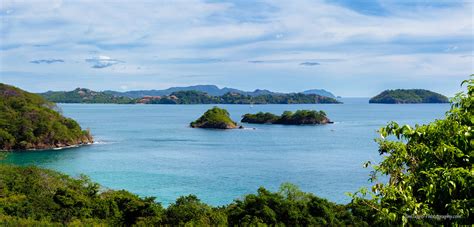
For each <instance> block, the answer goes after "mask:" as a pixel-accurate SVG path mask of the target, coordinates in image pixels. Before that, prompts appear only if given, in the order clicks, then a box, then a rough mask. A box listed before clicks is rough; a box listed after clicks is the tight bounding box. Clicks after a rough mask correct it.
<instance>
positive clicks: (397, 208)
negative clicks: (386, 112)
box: [355, 75, 474, 224]
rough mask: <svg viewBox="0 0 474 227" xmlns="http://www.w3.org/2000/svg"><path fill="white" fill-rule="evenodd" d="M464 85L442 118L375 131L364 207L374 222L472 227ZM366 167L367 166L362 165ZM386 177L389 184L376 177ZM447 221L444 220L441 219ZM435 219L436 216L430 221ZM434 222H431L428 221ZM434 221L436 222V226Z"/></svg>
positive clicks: (473, 179) (473, 152)
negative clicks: (376, 159)
mask: <svg viewBox="0 0 474 227" xmlns="http://www.w3.org/2000/svg"><path fill="white" fill-rule="evenodd" d="M473 76H474V75H472V76H471V79H470V80H467V81H464V82H463V83H464V84H467V88H468V91H467V94H458V95H457V96H456V97H455V98H454V99H453V100H452V105H451V109H450V110H449V111H448V112H447V113H446V118H445V119H442V120H436V121H434V122H432V123H430V124H427V125H416V126H415V127H414V128H412V127H410V126H408V125H405V126H400V125H398V124H397V123H395V122H392V123H390V124H388V125H387V126H386V127H384V128H382V129H381V130H380V135H381V138H380V139H378V140H377V141H378V143H379V152H380V155H383V156H384V157H385V158H384V160H383V161H382V162H381V163H379V164H375V165H373V168H374V171H373V172H372V176H371V180H372V182H374V186H373V187H372V191H371V192H368V191H367V190H366V189H362V190H361V191H360V192H358V194H361V195H362V196H366V195H367V194H371V196H372V199H371V200H369V201H365V200H361V199H360V198H358V197H357V196H355V201H356V202H360V201H362V203H364V204H367V205H368V207H371V209H370V212H371V213H373V214H374V217H375V218H376V220H377V221H378V222H384V221H385V222H392V223H402V222H403V223H407V222H409V221H413V219H409V216H407V215H418V216H422V217H428V215H445V216H441V217H438V218H440V219H441V220H440V222H441V223H442V222H453V221H454V222H457V223H464V224H473V223H474V217H473V213H474V96H473V95H474V79H473V78H472V77H473ZM367 165H371V164H370V163H367ZM386 175H388V176H390V179H389V181H388V182H384V181H380V180H379V178H380V176H386ZM446 215H448V216H446ZM435 218H436V216H435ZM431 221H433V220H431ZM435 221H436V220H435Z"/></svg>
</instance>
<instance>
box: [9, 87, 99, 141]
mask: <svg viewBox="0 0 474 227" xmlns="http://www.w3.org/2000/svg"><path fill="white" fill-rule="evenodd" d="M90 142H92V136H91V135H90V134H89V132H88V131H83V130H82V129H81V127H80V126H79V124H77V122H75V121H74V120H72V119H69V118H65V117H63V116H61V114H59V113H58V112H57V111H56V110H55V105H54V104H53V103H50V102H48V101H45V100H44V99H43V98H42V97H40V96H39V95H36V94H31V93H28V92H25V91H22V90H20V89H18V88H15V87H12V86H8V85H5V84H0V150H24V149H46V148H54V147H63V146H70V145H77V144H84V143H90Z"/></svg>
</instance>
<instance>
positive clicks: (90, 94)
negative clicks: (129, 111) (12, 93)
mask: <svg viewBox="0 0 474 227" xmlns="http://www.w3.org/2000/svg"><path fill="white" fill-rule="evenodd" d="M39 95H41V96H43V97H44V98H45V99H46V100H48V101H50V102H55V103H116V104H133V103H135V99H132V98H129V97H124V96H116V95H113V94H109V93H107V92H98V91H92V90H90V89H87V88H76V89H75V90H73V91H48V92H45V93H40V94H39Z"/></svg>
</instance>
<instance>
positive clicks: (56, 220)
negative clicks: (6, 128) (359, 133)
mask: <svg viewBox="0 0 474 227" xmlns="http://www.w3.org/2000/svg"><path fill="white" fill-rule="evenodd" d="M101 191H102V190H100V187H99V185H98V184H96V183H93V182H91V181H90V180H89V179H88V178H87V177H85V176H81V177H80V178H78V179H75V178H71V177H68V176H66V175H63V174H61V173H58V172H55V171H51V170H46V169H41V168H37V167H18V166H11V165H5V164H1V165H0V224H3V225H15V226H16V225H53V226H60V225H61V226H62V225H64V224H67V225H78V226H79V225H81V226H82V225H109V226H131V225H143V226H150V225H151V226H157V225H171V226H224V225H231V226H234V225H257V224H258V225H280V226H281V225H287V226H307V225H348V224H355V225H364V224H365V222H363V221H361V219H360V218H357V217H354V216H353V215H352V214H351V212H350V210H349V208H348V207H346V206H343V205H337V204H334V203H332V202H329V201H327V200H325V199H321V198H318V197H316V196H314V195H313V194H310V193H305V192H302V191H300V190H299V189H298V187H296V186H294V185H292V184H288V183H286V184H282V186H281V187H280V190H279V191H278V192H276V193H273V192H270V191H268V190H266V189H265V188H260V189H259V190H258V193H257V194H256V195H255V194H250V195H246V196H245V197H244V199H243V200H236V201H234V202H233V203H231V204H229V205H227V206H223V207H212V206H209V205H207V204H205V203H203V202H201V201H200V200H199V199H198V198H197V197H196V196H194V195H188V196H182V197H180V198H178V199H177V200H176V202H175V203H172V204H170V205H169V207H168V208H166V209H164V208H163V207H162V206H161V205H160V204H159V203H156V202H155V201H154V198H153V197H146V198H140V197H138V196H137V195H134V194H132V193H130V192H127V191H123V190H121V191H113V190H106V191H102V192H101Z"/></svg>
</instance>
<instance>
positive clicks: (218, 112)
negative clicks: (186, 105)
mask: <svg viewBox="0 0 474 227" xmlns="http://www.w3.org/2000/svg"><path fill="white" fill-rule="evenodd" d="M190 126H191V127H193V128H217V129H230V128H236V127H237V123H235V122H234V121H232V119H230V115H229V112H227V110H225V109H221V108H219V107H217V106H215V107H213V108H212V109H209V110H207V111H206V112H205V113H204V114H203V115H202V116H201V117H200V118H199V119H197V120H196V121H194V122H191V124H190Z"/></svg>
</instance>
